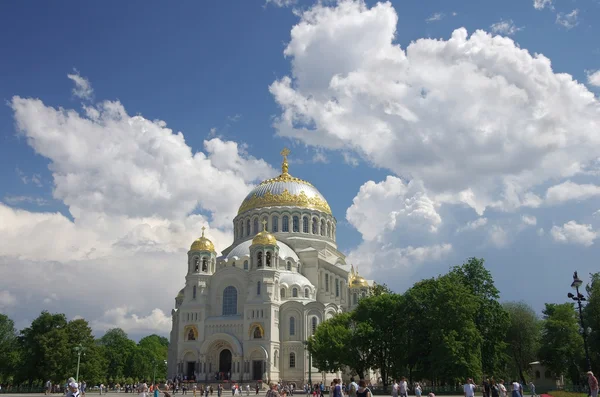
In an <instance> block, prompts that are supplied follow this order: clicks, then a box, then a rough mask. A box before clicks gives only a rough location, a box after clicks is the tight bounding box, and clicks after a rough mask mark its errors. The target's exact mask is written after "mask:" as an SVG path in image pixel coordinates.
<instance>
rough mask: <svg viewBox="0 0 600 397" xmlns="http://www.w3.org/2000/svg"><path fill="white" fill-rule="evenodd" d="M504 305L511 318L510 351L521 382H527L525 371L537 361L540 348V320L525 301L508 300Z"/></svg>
mask: <svg viewBox="0 0 600 397" xmlns="http://www.w3.org/2000/svg"><path fill="white" fill-rule="evenodd" d="M503 307H504V310H505V311H506V312H507V313H508V315H509V319H510V325H509V326H508V330H507V333H506V343H507V345H508V352H509V354H510V357H511V358H512V361H513V362H514V368H515V370H516V371H515V372H516V373H517V374H518V376H519V378H520V379H521V382H522V383H523V384H526V383H527V382H526V380H525V373H526V372H527V370H528V369H529V363H530V362H532V361H535V359H536V356H537V353H538V349H539V342H540V331H541V328H540V320H539V319H538V316H537V314H536V313H535V311H534V310H533V309H532V308H531V306H529V305H528V304H527V303H525V302H506V303H504V305H503ZM510 375H513V374H510Z"/></svg>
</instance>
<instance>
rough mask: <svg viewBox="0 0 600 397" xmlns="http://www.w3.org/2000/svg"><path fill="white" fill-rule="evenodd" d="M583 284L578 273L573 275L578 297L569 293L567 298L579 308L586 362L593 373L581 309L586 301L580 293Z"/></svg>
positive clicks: (573, 285) (573, 284) (572, 284)
mask: <svg viewBox="0 0 600 397" xmlns="http://www.w3.org/2000/svg"><path fill="white" fill-rule="evenodd" d="M581 284H583V281H581V279H580V278H579V277H577V272H575V273H573V282H572V283H571V288H573V289H575V292H576V293H577V295H573V294H572V293H571V292H569V293H568V294H567V296H568V297H569V298H571V299H573V300H574V301H575V302H577V306H578V308H579V322H580V324H581V329H582V332H583V347H584V349H585V361H586V364H587V370H588V371H591V370H592V364H591V362H590V353H589V351H588V345H587V330H586V329H585V323H584V322H583V311H582V307H581V302H583V301H585V300H586V299H585V296H583V294H582V293H580V292H579V287H581Z"/></svg>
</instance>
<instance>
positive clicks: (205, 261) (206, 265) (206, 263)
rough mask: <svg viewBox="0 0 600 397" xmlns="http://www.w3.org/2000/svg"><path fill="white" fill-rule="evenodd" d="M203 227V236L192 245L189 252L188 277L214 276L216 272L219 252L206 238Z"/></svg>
mask: <svg viewBox="0 0 600 397" xmlns="http://www.w3.org/2000/svg"><path fill="white" fill-rule="evenodd" d="M205 229H206V228H205V227H204V226H202V236H201V237H200V238H198V239H196V240H194V242H193V243H192V246H191V247H190V250H189V251H188V275H192V274H213V273H214V272H215V260H216V256H217V252H216V251H215V246H214V244H213V243H212V241H210V240H209V239H207V238H206V237H204V230H205Z"/></svg>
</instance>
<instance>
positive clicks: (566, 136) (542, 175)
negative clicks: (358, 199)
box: [270, 0, 600, 214]
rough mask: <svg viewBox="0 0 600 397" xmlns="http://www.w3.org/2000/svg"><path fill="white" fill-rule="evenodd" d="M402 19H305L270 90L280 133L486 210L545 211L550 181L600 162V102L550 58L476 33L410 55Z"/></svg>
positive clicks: (378, 10) (344, 6) (351, 12)
mask: <svg viewBox="0 0 600 397" xmlns="http://www.w3.org/2000/svg"><path fill="white" fill-rule="evenodd" d="M547 5H548V3H546V6H547ZM397 21H398V16H397V14H396V11H395V10H394V8H393V6H392V5H391V3H389V2H387V3H377V4H376V5H374V6H373V7H369V6H367V5H366V4H365V3H364V2H362V1H350V0H342V1H340V2H338V3H336V5H335V6H328V5H325V4H324V3H319V4H317V5H315V6H314V7H312V8H310V9H308V10H306V11H305V12H304V13H302V14H301V19H300V21H299V22H298V24H296V25H295V26H294V27H293V28H292V32H291V41H290V42H289V43H288V45H287V47H286V49H285V51H284V54H285V56H286V57H287V58H288V59H290V61H291V70H292V73H291V75H290V76H285V77H283V78H281V79H279V80H277V81H275V82H274V83H273V84H272V85H271V86H270V91H271V93H272V95H273V97H274V99H275V100H276V102H277V103H278V105H279V106H280V108H281V113H280V114H279V116H278V117H277V118H276V120H275V123H274V125H275V127H276V129H277V132H278V134H279V135H281V136H286V137H291V138H294V139H299V140H301V141H303V142H304V143H306V144H309V145H314V146H320V147H325V148H328V149H334V150H341V151H346V152H347V151H352V152H354V153H356V154H357V155H360V156H361V157H362V158H363V159H365V160H366V161H368V162H369V163H371V164H373V165H375V166H378V167H383V168H387V169H389V170H391V171H392V172H394V173H395V174H396V175H398V176H403V177H406V179H409V180H413V179H414V180H420V181H422V183H423V186H424V188H425V189H426V190H427V192H428V196H429V197H431V198H432V199H435V200H437V201H441V202H463V203H465V204H467V205H469V206H471V207H473V208H474V209H476V210H477V212H478V213H479V214H482V213H483V211H484V210H485V209H486V208H488V207H495V208H500V209H515V208H518V207H522V206H527V207H537V206H539V205H540V203H541V201H542V200H541V198H540V197H538V196H537V194H536V193H535V190H536V188H538V187H539V186H540V185H541V184H543V183H545V182H547V181H549V180H561V179H563V180H564V179H566V178H569V177H571V176H573V175H576V174H578V173H580V172H582V170H583V169H585V167H586V166H587V165H588V164H589V163H590V162H592V161H595V159H596V158H597V150H596V148H597V147H598V145H599V144H600V135H599V134H598V133H597V131H598V130H600V103H599V101H598V99H597V98H596V97H595V96H594V94H593V93H591V92H590V91H589V90H588V89H587V88H586V86H584V85H583V84H580V83H578V82H577V81H575V80H574V79H573V78H572V77H571V76H570V75H568V74H565V73H555V72H554V71H553V70H552V65H551V62H550V60H549V59H548V58H546V57H545V56H543V55H541V54H532V53H530V52H529V51H527V50H525V49H522V48H520V47H519V46H517V45H516V44H515V43H514V42H513V41H512V40H511V39H509V38H506V37H502V36H492V35H491V34H489V33H486V32H484V31H476V32H474V33H473V34H472V35H469V34H468V33H467V31H466V30H465V29H457V30H455V31H454V32H453V33H452V35H451V37H450V38H449V39H447V40H444V39H419V40H416V41H414V42H412V43H411V44H410V45H409V46H408V47H407V48H406V49H402V48H400V46H399V45H398V44H396V43H395V37H396V36H395V35H396V24H397Z"/></svg>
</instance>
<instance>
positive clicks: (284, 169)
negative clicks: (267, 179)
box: [279, 147, 290, 174]
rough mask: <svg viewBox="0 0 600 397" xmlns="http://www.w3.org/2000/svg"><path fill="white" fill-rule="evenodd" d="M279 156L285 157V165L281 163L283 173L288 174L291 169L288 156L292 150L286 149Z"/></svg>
mask: <svg viewBox="0 0 600 397" xmlns="http://www.w3.org/2000/svg"><path fill="white" fill-rule="evenodd" d="M279 154H281V155H282V156H283V163H281V173H282V174H287V173H288V169H289V166H288V161H287V156H288V155H289V154H290V149H288V148H286V147H284V148H283V150H282V151H281V152H280V153H279Z"/></svg>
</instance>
